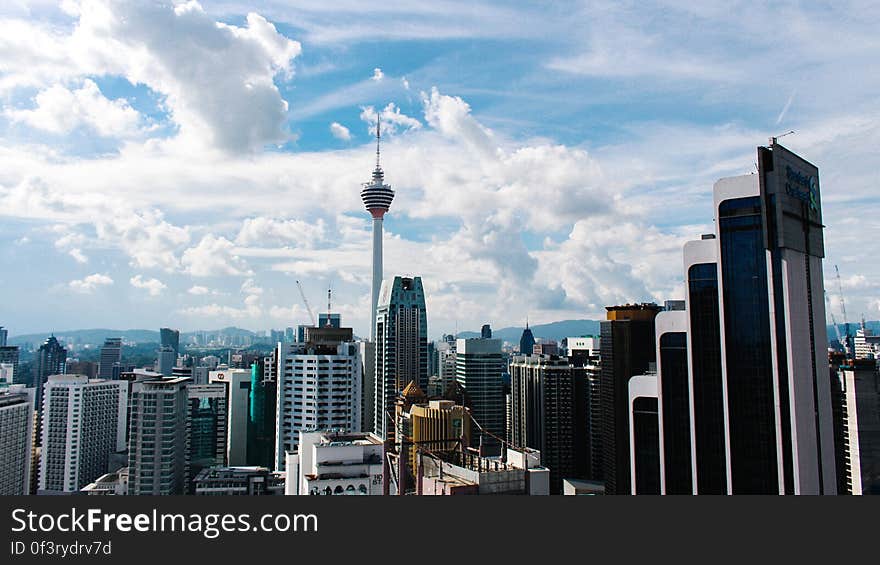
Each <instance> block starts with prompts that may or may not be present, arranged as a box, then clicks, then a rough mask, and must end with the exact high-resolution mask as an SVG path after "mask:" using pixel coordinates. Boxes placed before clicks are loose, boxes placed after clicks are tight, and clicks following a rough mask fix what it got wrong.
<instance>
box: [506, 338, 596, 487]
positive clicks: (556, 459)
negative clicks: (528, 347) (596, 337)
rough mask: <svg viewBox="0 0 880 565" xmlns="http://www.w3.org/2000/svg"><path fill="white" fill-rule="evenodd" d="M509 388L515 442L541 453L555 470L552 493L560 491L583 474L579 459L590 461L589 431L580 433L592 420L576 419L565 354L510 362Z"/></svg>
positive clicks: (545, 463)
mask: <svg viewBox="0 0 880 565" xmlns="http://www.w3.org/2000/svg"><path fill="white" fill-rule="evenodd" d="M510 389H511V390H510V405H511V426H510V428H511V438H510V443H511V445H512V446H513V447H514V448H526V447H527V448H531V449H535V450H538V451H540V452H541V465H543V466H544V467H547V468H549V469H550V492H551V493H554V494H560V493H561V492H562V480H563V479H564V478H569V477H576V476H578V474H579V473H578V469H577V466H576V461H577V460H578V459H582V460H583V461H584V463H585V461H586V450H587V442H586V435H585V434H576V428H577V427H579V426H580V427H583V428H584V430H586V424H587V422H586V419H584V420H583V421H580V422H579V421H577V420H576V417H577V413H578V410H577V407H578V398H577V392H576V386H575V376H574V371H573V369H572V367H571V365H569V362H568V359H567V358H565V357H559V356H557V355H521V356H520V355H518V356H516V357H514V358H513V361H512V362H511V363H510ZM579 390H580V391H581V392H582V394H586V389H585V388H583V387H581V388H580V389H579ZM583 403H584V404H586V399H585V398H584V402H583ZM583 417H584V418H585V417H586V414H585V413H584V414H583ZM576 435H578V439H580V440H581V441H580V442H578V443H576V441H575V440H576V437H575V436H576Z"/></svg>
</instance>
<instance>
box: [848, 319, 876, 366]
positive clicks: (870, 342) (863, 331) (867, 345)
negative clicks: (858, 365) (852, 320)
mask: <svg viewBox="0 0 880 565" xmlns="http://www.w3.org/2000/svg"><path fill="white" fill-rule="evenodd" d="M853 345H854V349H855V356H856V359H874V360H875V361H877V360H880V335H874V334H873V333H872V332H871V330H869V329H868V328H866V327H865V321H864V320H862V326H861V327H860V328H859V329H857V330H856V335H855V337H854V338H853Z"/></svg>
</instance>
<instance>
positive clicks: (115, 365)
mask: <svg viewBox="0 0 880 565" xmlns="http://www.w3.org/2000/svg"><path fill="white" fill-rule="evenodd" d="M121 365H122V338H121V337H108V338H107V339H105V340H104V345H103V346H102V347H101V359H100V364H99V365H98V378H99V379H107V380H108V381H109V380H116V379H118V378H119V373H120V370H121Z"/></svg>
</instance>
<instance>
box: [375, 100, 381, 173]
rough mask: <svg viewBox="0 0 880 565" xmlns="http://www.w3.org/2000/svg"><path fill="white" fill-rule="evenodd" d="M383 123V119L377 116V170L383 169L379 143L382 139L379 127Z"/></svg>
mask: <svg viewBox="0 0 880 565" xmlns="http://www.w3.org/2000/svg"><path fill="white" fill-rule="evenodd" d="M381 122H382V118H381V117H380V116H379V115H378V114H377V115H376V170H377V171H378V170H379V169H381V167H380V166H379V141H380V140H381V139H382V134H381V132H380V131H379V125H380V124H381Z"/></svg>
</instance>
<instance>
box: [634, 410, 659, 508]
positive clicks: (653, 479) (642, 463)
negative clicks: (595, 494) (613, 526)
mask: <svg viewBox="0 0 880 565" xmlns="http://www.w3.org/2000/svg"><path fill="white" fill-rule="evenodd" d="M657 406H658V405H657V399H656V398H651V397H644V396H642V397H638V398H635V399H634V400H633V406H632V410H633V444H634V446H633V447H634V448H635V473H636V477H635V478H636V494H660V420H659V417H658V415H657Z"/></svg>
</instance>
